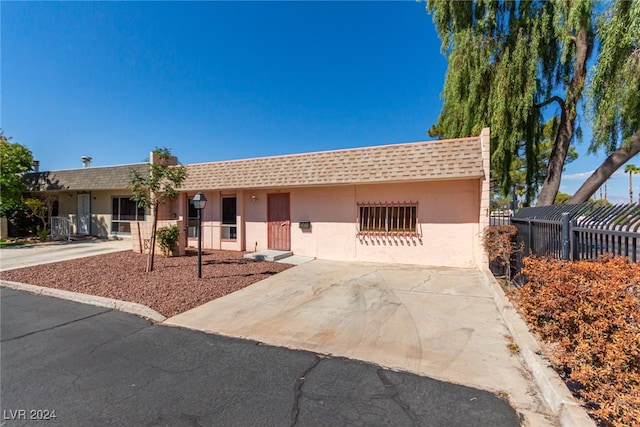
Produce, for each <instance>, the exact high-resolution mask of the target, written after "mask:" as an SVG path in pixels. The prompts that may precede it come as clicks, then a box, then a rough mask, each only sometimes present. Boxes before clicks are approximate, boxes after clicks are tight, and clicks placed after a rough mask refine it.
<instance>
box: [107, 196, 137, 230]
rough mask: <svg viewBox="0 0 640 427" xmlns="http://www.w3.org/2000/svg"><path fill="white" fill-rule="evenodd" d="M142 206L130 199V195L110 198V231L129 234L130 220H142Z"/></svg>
mask: <svg viewBox="0 0 640 427" xmlns="http://www.w3.org/2000/svg"><path fill="white" fill-rule="evenodd" d="M144 220H145V212H144V208H141V207H138V204H137V203H136V202H135V201H133V200H131V197H112V198H111V233H113V234H130V233H131V221H144Z"/></svg>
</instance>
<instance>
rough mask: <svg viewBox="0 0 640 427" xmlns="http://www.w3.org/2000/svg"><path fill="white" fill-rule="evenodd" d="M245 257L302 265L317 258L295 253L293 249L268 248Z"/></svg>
mask: <svg viewBox="0 0 640 427" xmlns="http://www.w3.org/2000/svg"><path fill="white" fill-rule="evenodd" d="M244 257H245V258H249V259H254V260H258V261H271V262H280V263H283V264H294V265H300V264H304V263H306V262H309V261H313V260H314V259H315V258H312V257H304V256H299V255H294V254H293V252H291V251H278V250H275V249H267V250H265V251H258V252H252V253H249V254H245V255H244Z"/></svg>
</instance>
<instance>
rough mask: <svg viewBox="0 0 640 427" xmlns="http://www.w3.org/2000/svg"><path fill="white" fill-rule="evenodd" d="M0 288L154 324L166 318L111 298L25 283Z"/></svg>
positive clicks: (140, 306) (141, 306) (0, 283)
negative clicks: (131, 315) (78, 304)
mask: <svg viewBox="0 0 640 427" xmlns="http://www.w3.org/2000/svg"><path fill="white" fill-rule="evenodd" d="M0 286H4V287H7V288H10V289H14V290H17V291H25V292H29V293H31V294H35V295H45V296H49V297H54V298H60V299H66V300H69V301H74V302H79V303H82V304H90V305H95V306H98V307H106V308H111V309H114V310H118V311H123V312H125V313H130V314H135V315H136V316H140V317H143V318H145V319H148V320H151V321H153V322H156V323H160V322H163V321H165V320H166V319H167V318H166V317H164V316H163V315H162V314H160V313H158V312H157V311H155V310H153V309H151V308H149V307H147V306H146V305H142V304H138V303H135V302H128V301H120V300H117V299H113V298H105V297H99V296H94V295H87V294H81V293H78V292H71V291H64V290H61V289H53V288H46V287H44V286H37V285H27V284H26V283H19V282H9V281H6V280H0Z"/></svg>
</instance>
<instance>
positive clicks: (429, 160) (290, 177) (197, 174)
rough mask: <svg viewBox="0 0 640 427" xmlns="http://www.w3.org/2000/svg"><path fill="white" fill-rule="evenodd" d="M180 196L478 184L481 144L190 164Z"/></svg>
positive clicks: (442, 143) (437, 144)
mask: <svg viewBox="0 0 640 427" xmlns="http://www.w3.org/2000/svg"><path fill="white" fill-rule="evenodd" d="M186 166H187V179H186V181H185V183H184V185H183V186H182V188H181V189H182V190H207V189H220V190H223V189H243V188H266V187H282V186H311V185H340V184H363V183H380V182H403V181H406V182H408V181H423V180H442V179H459V178H475V177H482V176H483V169H482V150H481V146H480V139H479V138H477V137H476V138H464V139H452V140H444V141H431V142H418V143H409V144H395V145H385V146H377V147H366V148H356V149H349V150H336V151H323V152H316V153H304V154H294V155H288V156H275V157H261V158H256V159H246V160H232V161H223V162H213V163H200V164H190V165H186Z"/></svg>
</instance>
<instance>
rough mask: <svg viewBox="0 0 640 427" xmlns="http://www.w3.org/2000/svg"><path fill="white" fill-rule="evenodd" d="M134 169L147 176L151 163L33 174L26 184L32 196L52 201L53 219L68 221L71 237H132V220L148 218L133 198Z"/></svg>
mask: <svg viewBox="0 0 640 427" xmlns="http://www.w3.org/2000/svg"><path fill="white" fill-rule="evenodd" d="M131 169H135V170H137V171H139V172H140V173H142V174H147V173H149V172H148V171H149V164H147V163H140V164H133V165H121V166H108V167H85V168H82V169H70V170H61V171H52V172H32V173H28V174H26V175H25V176H24V181H25V183H26V185H27V191H29V192H31V193H32V194H33V195H35V196H40V197H49V198H51V199H52V202H53V203H52V204H53V212H52V214H53V215H52V216H54V217H56V219H62V220H65V221H68V223H69V225H70V228H71V230H70V231H71V234H74V235H94V236H99V237H108V236H110V235H119V234H123V235H129V234H131V222H132V221H144V220H145V219H146V212H145V210H144V209H139V208H137V207H136V204H135V202H133V201H132V200H131V199H130V197H131V190H130V189H129V174H130V170H131ZM54 222H57V221H55V220H54Z"/></svg>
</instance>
